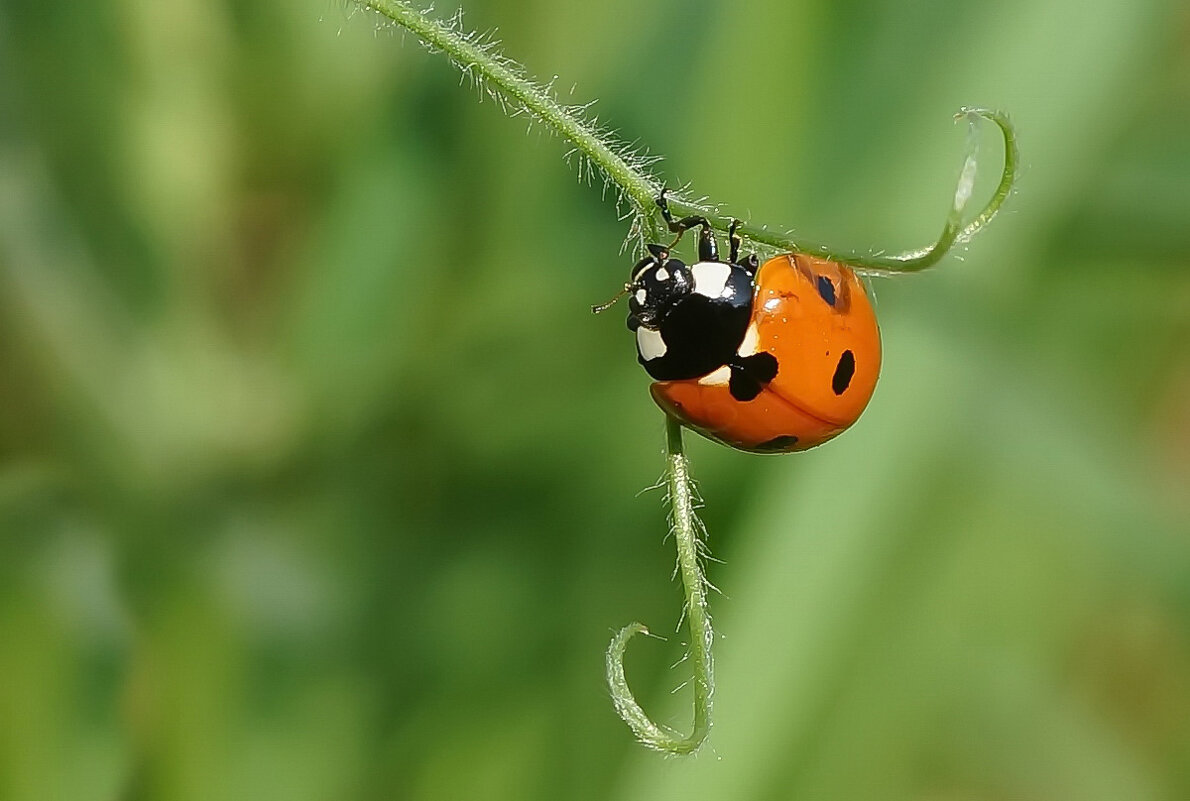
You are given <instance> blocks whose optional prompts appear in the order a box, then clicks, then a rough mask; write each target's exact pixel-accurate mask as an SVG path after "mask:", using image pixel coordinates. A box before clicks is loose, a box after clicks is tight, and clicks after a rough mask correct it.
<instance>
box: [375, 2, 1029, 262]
mask: <svg viewBox="0 0 1190 801" xmlns="http://www.w3.org/2000/svg"><path fill="white" fill-rule="evenodd" d="M354 2H356V3H357V4H358V5H360V6H362V7H364V8H368V9H371V10H373V11H375V12H377V13H379V14H381V15H382V16H384V17H386V18H388V19H390V20H392V21H393V22H395V23H396V24H398V25H400V26H401V27H403V28H405V29H406V30H408V31H409V32H410V33H412V34H413V35H414V36H416V37H417V38H418V39H420V40H421V41H422V42H423V43H425V44H426V45H427V46H429V47H430V48H432V49H435V50H441V51H442V52H444V53H446V54H447V55H448V56H449V57H450V59H451V60H452V61H454V62H455V64H457V65H458V66H459V68H460V69H461V70H463V72H464V73H465V74H467V75H470V76H472V77H473V78H474V79H475V80H476V81H478V82H480V83H481V84H482V85H483V86H484V87H485V88H486V89H487V91H488V92H489V93H491V94H492V95H493V96H494V97H497V98H498V99H499V100H500V101H501V102H502V103H503V104H504V105H505V106H511V107H512V110H513V112H514V113H526V114H529V115H530V116H532V117H533V118H534V119H536V120H537V121H539V122H541V123H544V124H545V125H546V126H547V127H548V128H549V129H550V130H552V131H554V132H556V133H557V134H558V135H560V136H561V137H562V138H564V139H566V140H567V141H569V142H570V143H572V144H573V145H574V149H575V150H576V151H577V152H578V153H580V154H581V156H582V157H583V158H584V159H586V160H587V163H589V164H591V165H594V166H595V167H596V168H598V169H599V170H600V172H602V173H603V175H604V177H605V179H606V180H607V182H608V183H609V185H615V186H616V187H617V188H618V190H619V192H620V196H621V197H622V198H623V199H625V200H626V201H627V202H628V203H629V205H630V206H631V209H632V219H633V231H634V233H636V234H637V235H639V236H641V237H643V238H645V239H648V240H649V241H661V240H663V239H664V238H665V233H664V231H665V229H664V228H663V227H662V226H661V225H660V223H659V221H658V219H657V215H656V213H655V212H656V208H655V207H654V203H653V201H654V199H655V198H656V197H657V195H658V194H660V192H661V190H662V189H663V188H664V184H662V183H661V181H660V180H658V179H657V178H656V177H655V176H654V175H652V174H651V173H650V172H649V170H648V165H649V164H650V163H651V160H650V159H647V158H644V157H642V156H641V155H640V154H638V153H635V152H633V151H632V149H631V148H629V147H627V146H625V145H622V144H620V143H618V142H616V141H615V140H614V139H613V137H612V136H611V135H610V134H608V133H607V132H605V131H602V130H600V129H599V127H598V126H596V125H595V124H594V123H592V122H590V121H588V120H587V119H586V118H585V117H584V116H583V110H582V108H574V107H568V106H565V105H563V104H562V103H559V102H558V100H557V98H555V97H554V94H553V92H552V91H550V89H549V88H548V87H545V86H542V85H540V84H538V83H535V82H534V81H532V80H530V79H529V78H528V77H526V76H525V73H524V70H522V69H521V68H520V66H519V65H517V64H516V63H515V62H512V61H510V60H508V59H506V58H504V57H503V56H501V55H499V54H498V53H497V52H495V47H494V45H493V44H492V43H490V42H483V41H481V40H480V39H479V37H477V36H475V35H474V34H473V33H472V34H468V33H465V32H464V31H463V30H462V28H461V24H460V23H459V22H458V18H457V17H456V18H455V20H453V21H451V22H441V21H438V20H435V19H432V18H430V17H429V16H427V15H426V13H425V12H422V11H418V10H417V9H415V8H413V7H412V6H411V5H409V4H408V3H406V2H404V1H403V0H354ZM955 118H956V120H961V119H966V120H967V121H968V123H969V125H970V131H971V135H970V136H969V137H968V147H967V154H966V157H965V158H964V160H963V168H962V170H961V171H960V173H959V180H958V184H957V186H956V188H955V192H954V196H953V202H952V204H951V208H950V211H949V213H948V214H947V216H946V223H945V225H944V226H943V229H942V233H941V234H940V235H939V236H938V238H937V239H936V240H935V241H934V242H933V243H932V244H930V245H928V246H926V247H923V248H918V249H916V250H910V251H906V252H904V253H897V254H890V255H871V254H869V255H864V254H858V253H844V252H843V251H839V250H836V249H834V248H830V247H827V246H825V245H819V244H815V243H812V242H808V241H806V240H802V239H794V238H793V237H791V236H788V235H787V234H784V233H781V232H778V231H772V230H770V229H769V228H768V226H764V225H755V224H753V223H749V222H746V221H744V222H742V223H741V225H740V226H739V228H738V231H739V233H740V234H741V236H742V237H743V238H744V239H745V240H746V241H748V242H751V243H752V244H753V245H755V246H760V247H763V248H768V249H770V250H774V251H780V252H794V251H796V252H800V253H811V254H814V255H816V256H821V257H822V258H825V259H829V260H831V261H840V262H844V263H845V264H849V265H851V266H852V267H855V268H857V269H859V270H860V271H861V272H866V273H869V274H883V275H888V274H894V273H906V272H918V271H920V270H924V269H926V268H927V267H932V266H933V265H935V264H937V263H938V262H939V261H941V260H942V258H943V257H944V256H945V255H946V254H947V253H948V252H949V251H950V249H951V248H952V247H954V245H956V244H959V243H963V242H967V241H968V240H970V239H971V237H973V236H974V235H975V234H976V233H978V232H979V231H980V230H981V229H982V228H983V227H984V226H985V225H987V224H988V223H989V222H991V220H992V218H993V217H995V216H996V212H998V211H999V210H1000V206H1001V205H1002V204H1003V203H1004V201H1005V199H1007V197H1008V196H1009V194H1011V192H1012V187H1013V184H1014V183H1015V181H1016V173H1017V163H1018V154H1017V148H1016V133H1015V131H1014V129H1013V127H1012V123H1011V122H1010V121H1009V119H1008V116H1007V115H1006V114H1004V113H1003V112H1001V111H993V110H991V109H983V108H964V109H961V110H960V111H959V113H958V114H956V115H955ZM980 120H990V121H991V122H993V123H995V124H996V126H997V127H998V128H999V130H1000V132H1001V134H1002V135H1003V137H1004V171H1003V173H1002V174H1001V177H1000V183H999V185H998V186H997V188H996V191H995V192H994V193H993V194H992V197H991V199H989V200H988V202H987V204H986V205H985V206H984V207H983V209H982V210H981V211H980V212H979V214H977V215H976V217H975V219H973V220H972V221H971V222H969V223H967V225H966V226H964V225H963V224H962V214H963V212H964V210H965V209H966V207H967V204H968V201H969V200H970V199H971V192H972V189H973V187H974V183H975V173H976V150H977V148H976V137H975V135H974V134H975V130H976V127H977V123H978V122H979V121H980ZM580 169H582V168H581V167H580ZM668 199H669V204H670V207H671V208H672V209H673V210H674V211H675V212H676V213H678V214H681V215H682V216H686V215H698V216H702V217H706V218H707V219H708V220H709V221H710V223H711V225H712V227H714V228H716V229H718V230H719V231H721V232H722V231H726V230H727V228H728V226H730V225H731V222H732V218H731V217H728V216H725V215H723V214H720V213H719V210H718V209H717V208H715V207H713V206H707V205H702V204H699V203H696V202H693V201H691V200H688V199H685V198H683V197H681V195H680V193H678V192H674V191H672V190H671V191H670V193H669V194H668Z"/></svg>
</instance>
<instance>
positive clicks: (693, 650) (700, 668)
mask: <svg viewBox="0 0 1190 801" xmlns="http://www.w3.org/2000/svg"><path fill="white" fill-rule="evenodd" d="M665 440H666V467H665V485H666V488H667V489H668V491H669V502H670V505H671V508H672V523H673V534H674V540H675V541H676V542H677V546H678V573H679V574H680V575H681V577H682V589H683V591H684V592H685V596H686V602H685V617H686V624H687V626H688V627H689V632H690V651H689V654H688V661H689V662H690V664H691V667H692V670H693V672H694V680H693V689H694V723H693V726H692V727H691V731H690V734H688V735H686V736H682V735H681V734H678V733H677V732H675V731H673V730H671V729H669V728H666V727H664V726H660V725H658V724H656V723H654V722H653V721H652V719H650V718H649V716H648V715H647V714H645V711H644V710H643V709H641V706H640V704H639V703H637V701H636V698H635V697H634V696H633V695H632V690H631V689H629V687H628V680H627V679H626V678H624V651H625V650H626V649H627V648H628V642H629V641H630V640H631V639H632V638H633V637H634V636H636V635H637V634H648V633H649V630H648V629H647V628H646V627H645V626H644V625H643V624H641V623H632V624H631V625H628V626H625V627H624V628H622V629H620V631H619V632H618V633H617V634H616V636H614V637H613V638H612V641H611V645H609V646H608V648H607V686H608V689H609V690H610V691H611V696H612V702H613V703H614V704H615V706H616V711H617V712H619V713H620V717H621V718H623V719H624V722H625V723H627V724H628V726H629V728H631V729H632V732H633V734H635V735H636V737H637V739H639V740H640V741H641V742H642V743H643V744H645V745H647V746H648V747H649V748H654V749H656V750H658V751H664V752H666V753H670V754H692V753H694V752H695V751H697V750H698V748H699V746H701V745H702V744H703V741H704V740H706V738H707V734H709V733H710V730H711V697H712V695H714V692H715V676H714V674H715V671H714V664H713V662H712V659H711V642H712V641H713V640H714V636H715V635H714V633H713V632H712V630H711V617H710V614H709V613H708V612H707V582H706V578H705V577H704V576H703V573H702V566H701V565H700V564H699V554H700V545H701V543H700V542H699V539H698V525H697V522H696V520H695V516H694V490H693V487H692V485H691V479H690V471H689V466H688V464H687V461H686V454H685V451H684V450H683V447H682V426H681V425H680V424H679V423H678V422H677V421H676V420H674V419H673V418H672V417H670V418H666V436H665Z"/></svg>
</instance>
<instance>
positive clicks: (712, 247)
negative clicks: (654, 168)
mask: <svg viewBox="0 0 1190 801" xmlns="http://www.w3.org/2000/svg"><path fill="white" fill-rule="evenodd" d="M667 191H669V190H667V189H662V190H661V194H660V195H658V196H657V200H656V201H655V202H656V203H657V207H658V208H659V209H661V216H662V217H663V218H664V219H665V224H666V225H667V226H669V230H670V231H671V232H673V233H675V234H677V236H676V237H675V238H674V241H673V242H671V243H670V245H669V246H670V248H671V249H672V248H673V247H675V246H676V245H677V244H678V242H680V241H682V234H684V233H686V231H688V230H689V229H691V228H693V227H694V226H696V225H697V226H699V229H700V230H699V232H698V260H699V261H719V243H718V242H716V241H715V233H714V232H713V231H712V230H711V223H710V221H708V220H707V218H706V217H702V216H699V215H691V216H690V217H683V218H682V219H680V220H675V219H674V218H673V215H672V214H671V213H670V211H669V203H668V202H666V200H665V193H666V192H667Z"/></svg>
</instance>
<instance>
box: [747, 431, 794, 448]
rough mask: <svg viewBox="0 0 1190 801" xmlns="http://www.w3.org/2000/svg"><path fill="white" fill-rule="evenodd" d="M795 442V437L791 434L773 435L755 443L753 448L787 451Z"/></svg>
mask: <svg viewBox="0 0 1190 801" xmlns="http://www.w3.org/2000/svg"><path fill="white" fill-rule="evenodd" d="M796 444H797V437H795V436H794V435H793V434H786V435H785V436H783V437H773V438H772V439H770V440H768V441H766V442H762V443H760V444H759V445H757V446H756V447H755V448H754V450H758V451H787V450H789V449H790V448H792V447H793V446H794V445H796Z"/></svg>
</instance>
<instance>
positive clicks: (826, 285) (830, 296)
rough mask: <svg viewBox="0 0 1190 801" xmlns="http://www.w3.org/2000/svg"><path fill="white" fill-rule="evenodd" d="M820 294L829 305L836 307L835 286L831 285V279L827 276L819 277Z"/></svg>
mask: <svg viewBox="0 0 1190 801" xmlns="http://www.w3.org/2000/svg"><path fill="white" fill-rule="evenodd" d="M816 283H817V284H818V294H819V295H821V296H822V299H823V300H825V301H826V302H827V303H828V304H829V305H831V306H834V305H835V285H834V284H832V283H831V279H829V278H827V277H826V276H825V275H820V276H818V281H817V282H816Z"/></svg>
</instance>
